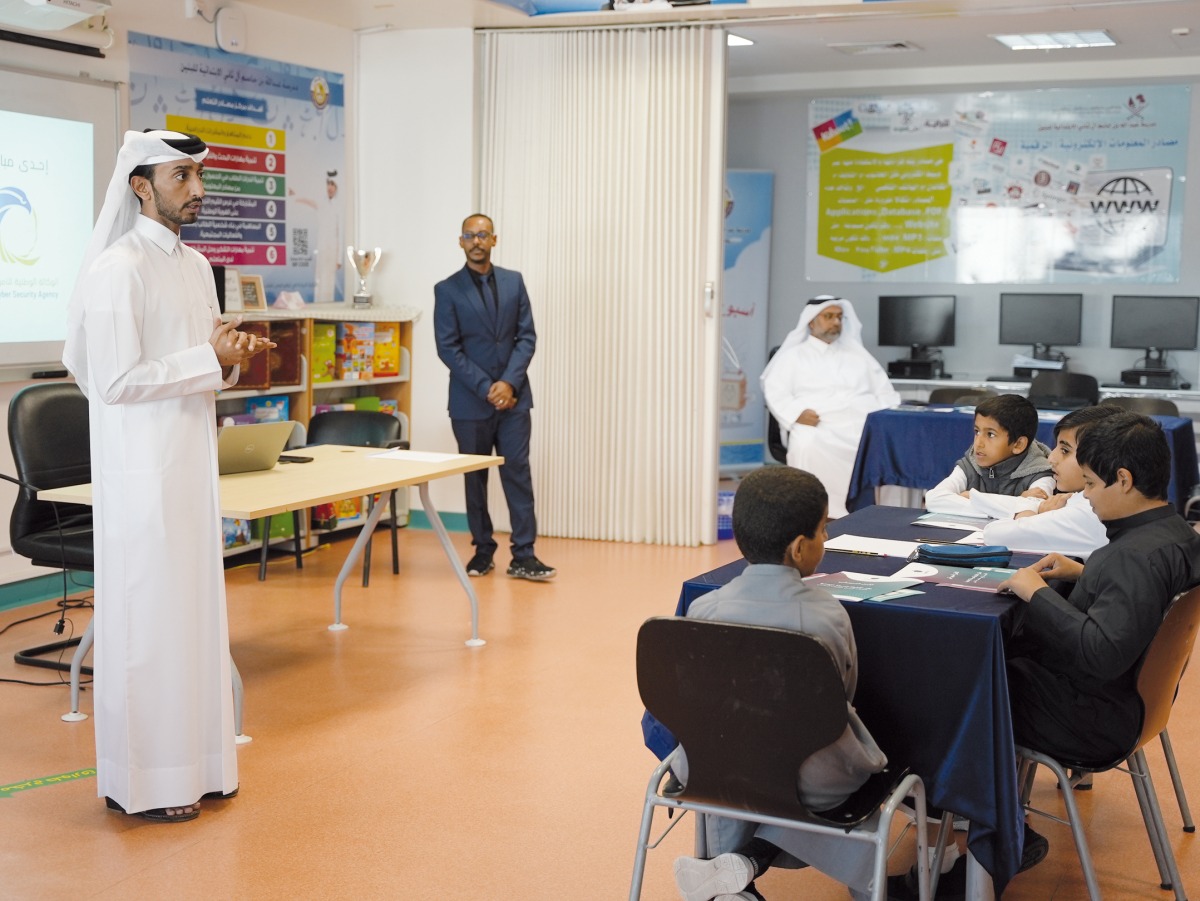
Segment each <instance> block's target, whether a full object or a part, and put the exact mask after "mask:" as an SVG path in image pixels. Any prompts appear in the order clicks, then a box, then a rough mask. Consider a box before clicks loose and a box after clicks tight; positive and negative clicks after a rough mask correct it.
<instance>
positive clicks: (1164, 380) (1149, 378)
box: [1121, 369, 1177, 388]
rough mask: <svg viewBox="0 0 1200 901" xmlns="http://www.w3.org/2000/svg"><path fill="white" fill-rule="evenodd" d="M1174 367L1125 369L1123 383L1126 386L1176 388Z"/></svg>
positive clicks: (1122, 377)
mask: <svg viewBox="0 0 1200 901" xmlns="http://www.w3.org/2000/svg"><path fill="white" fill-rule="evenodd" d="M1176 380H1177V376H1176V373H1175V370H1174V369H1123V370H1121V384H1122V385H1124V386H1125V387H1126V388H1174V387H1176Z"/></svg>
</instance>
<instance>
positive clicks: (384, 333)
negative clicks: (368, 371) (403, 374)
mask: <svg viewBox="0 0 1200 901" xmlns="http://www.w3.org/2000/svg"><path fill="white" fill-rule="evenodd" d="M373 367H374V371H375V378H384V377H387V376H393V375H399V374H400V323H399V322H376V323H375V359H374V361H373Z"/></svg>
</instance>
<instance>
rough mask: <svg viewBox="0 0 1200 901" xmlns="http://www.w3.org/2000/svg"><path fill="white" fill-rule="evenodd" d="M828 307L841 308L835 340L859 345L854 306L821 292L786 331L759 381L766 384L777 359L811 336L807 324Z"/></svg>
mask: <svg viewBox="0 0 1200 901" xmlns="http://www.w3.org/2000/svg"><path fill="white" fill-rule="evenodd" d="M829 307H841V308H842V333H841V335H839V336H838V338H837V340H838V341H841V342H845V343H847V344H856V345H858V346H859V347H862V346H863V343H862V322H860V321H859V318H858V314H857V313H855V312H854V306H853V305H852V304H851V303H850V301H848V300H846V298H844V297H834V296H833V295H832V294H821V295H818V296H817V297H814V298H813V299H812V300H810V301H809V302H808V303H807V304H806V305H805V307H804V309H803V310H801V311H800V321H799V322H798V323H796V327H795V328H794V329H792V330H791V331H790V332H788V336H787V337H786V338H784V339H783V343H782V344H781V345H779V350H778V351H776V352H775V356H773V357H772V358H771V361H770V362H769V363H767V367H766V368H765V369H764V370H763V374H762V376H761V377H760V378H759V382H760V383H762V384H764V385H765V384H766V382H767V377H768V376H769V375H770V374H771V369H772V368H773V367H774V366H775V363H776V361H777V360H780V359H782V358H785V357H786V356H787V352H788V351H790V350H792V349H793V348H796V347H799V346H800V345H801V344H803V343H804V342H805V341H807V340H808V339H809V338H811V337H812V332H810V331H809V330H808V324H809V323H810V322H812V321H813V320H814V319H816V318H817V317H818V316H819V315H821V313H822V311H824V310H826V309H828V308H829Z"/></svg>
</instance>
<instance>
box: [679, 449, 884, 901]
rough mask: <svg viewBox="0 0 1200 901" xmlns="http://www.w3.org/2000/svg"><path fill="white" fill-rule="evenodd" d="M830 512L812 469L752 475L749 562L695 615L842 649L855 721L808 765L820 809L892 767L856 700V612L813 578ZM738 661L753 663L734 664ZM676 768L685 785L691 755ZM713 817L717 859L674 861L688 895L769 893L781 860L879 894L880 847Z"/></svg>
mask: <svg viewBox="0 0 1200 901" xmlns="http://www.w3.org/2000/svg"><path fill="white" fill-rule="evenodd" d="M828 513H829V501H828V496H827V494H826V491H825V488H824V486H823V485H822V484H821V482H820V481H819V480H818V479H817V477H816V476H814V475H813V474H812V473H809V472H805V471H804V470H800V469H792V468H790V467H786V466H772V467H768V468H765V469H760V470H757V471H755V472H752V473H751V474H750V475H748V476H746V478H744V479H743V480H742V483H741V485H739V486H738V491H737V494H736V495H735V496H734V502H733V537H734V539H735V540H736V541H737V546H738V550H740V551H741V552H742V554H743V555H744V556H745V557H746V559H747V561H749V563H750V565H749V566H747V567H746V569H745V570H744V571H743V572H742V574H741V575H739V576H737V577H736V578H734V579H732V580H731V581H730V582H729V583H728V584H726V585H724V586H722V587H721V588H718V589H717V590H715V591H713V592H710V593H709V594H706V595H704V596H703V597H701V598H699V599H697V600H696V601H695V602H694V603H693V604H692V605H691V607H690V608H689V610H688V614H687V615H688V616H689V617H691V618H693V619H708V620H720V621H722V622H730V623H746V624H749V625H755V626H773V627H775V628H779V629H792V630H795V631H797V632H804V633H806V634H808V635H813V636H815V637H817V638H819V639H821V641H823V642H824V643H825V645H826V647H828V648H829V650H830V652H831V653H832V654H833V657H834V660H835V661H836V662H837V665H838V668H839V669H840V670H841V673H842V681H843V683H844V685H845V689H846V706H847V708H848V712H849V715H850V724H849V725H848V726H847V727H846V731H845V732H843V733H842V735H841V737H840V738H838V739H837V741H835V742H833V743H832V744H830V745H828V746H827V747H825V748H822V749H821V750H820V751H817V752H816V753H815V754H813V755H812V756H811V757H809V758H808V759H807V760H806V761H805V762H804V764H803V765H802V766H801V767H800V771H799V773H798V774H797V780H798V784H799V790H800V795H801V797H802V798H803V799H804V802H805V804H807V805H808V806H809V807H810V808H811V809H813V810H827V809H829V808H832V807H836V806H837V805H839V804H841V803H842V802H843V801H845V800H846V798H847V797H849V796H850V795H851V794H853V793H854V792H855V791H856V790H857V789H858V788H860V787H861V786H862V784H863V783H864V782H865V781H866V780H867V777H868V776H870V775H871V774H872V773H877V772H879V771H880V770H882V769H883V768H884V767H885V766H886V765H887V758H886V757H885V756H884V754H883V752H882V751H881V750H880V749H879V746H878V745H876V743H875V740H874V739H873V738H872V737H871V735H870V733H869V732H868V731H867V729H866V727H865V726H864V725H863V724H862V721H861V720H860V719H859V718H858V714H857V713H856V712H855V710H854V707H853V704H852V702H853V700H854V691H855V688H856V686H857V683H858V657H857V651H856V648H855V644H854V633H853V632H852V631H851V626H850V618H849V616H848V615H847V614H846V611H845V610H844V609H842V605H841V603H840V602H839V601H838V600H837V599H836V598H834V596H833V595H831V594H829V593H828V592H827V591H825V590H824V589H821V588H816V587H812V586H809V585H808V584H806V583H805V582H804V577H805V576H809V575H812V574H813V573H814V572H815V571H816V569H817V566H818V564H820V562H821V557H822V556H823V555H824V553H825V539H826V534H825V524H826V521H827V519H828ZM730 665H731V666H747V665H753V661H742V660H731V661H730ZM684 750H685V751H686V749H684ZM675 769H676V775H677V776H678V777H679V779H680V780H681V781H683V782H685V783H686V781H687V767H686V761H684V762H683V763H682V765H679V766H676V768H675ZM706 820H707V825H708V847H709V850H710V852H712V853H714V854H716V855H717V856H715V857H713V858H712V859H710V860H701V859H699V858H695V857H681V858H679V859H677V860H676V861H675V882H676V885H677V886H678V887H679V890H680V893H681V894H682V896H683V898H684V899H686V901H708V899H710V898H716V897H720V898H721V899H722V901H750V899H761V898H762V895H760V894H759V893H758V891H757V889H756V888H755V887H754V880H755V878H757V877H758V876H761V875H762V873H763V871H764V870H766V869H767V867H769V866H770V865H771V864H772V863H774V864H776V865H780V866H792V867H795V866H797V865H802V864H799V861H804V862H806V863H808V864H810V865H811V866H814V867H816V868H817V869H819V870H821V871H822V872H824V873H826V874H828V875H830V876H832V877H833V878H835V879H837V880H838V881H840V882H843V883H845V884H847V885H848V886H849V887H850V892H851V894H852V895H853V896H854V897H855V898H860V897H862V898H865V897H867V896H868V895H869V893H870V889H871V881H872V865H873V860H874V852H873V849H872V847H871V845H870V844H868V843H866V842H847V841H843V840H839V839H836V838H832V837H830V836H823V835H815V834H812V833H805V832H797V831H794V830H789V829H783V828H780V827H776V826H763V825H757V824H755V823H746V822H742V821H739V820H732V819H727V818H722V817H706ZM721 852H725V853H721ZM782 852H786V854H782ZM781 854H782V856H781ZM777 858H778V859H777Z"/></svg>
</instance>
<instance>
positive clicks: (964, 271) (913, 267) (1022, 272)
mask: <svg viewBox="0 0 1200 901" xmlns="http://www.w3.org/2000/svg"><path fill="white" fill-rule="evenodd" d="M1190 109H1191V99H1190V89H1189V87H1188V86H1186V85H1152V86H1146V87H1111V88H1110V87H1103V88H1080V89H1074V88H1070V89H1066V88H1064V89H1053V90H1044V91H999V92H992V91H989V92H984V93H979V94H930V95H912V96H904V97H882V96H877V97H857V98H832V97H830V98H820V99H816V100H813V101H811V102H810V104H809V129H810V131H809V133H810V136H811V138H810V143H809V154H808V160H809V167H808V172H809V180H810V183H811V184H813V185H814V186H815V187H814V190H812V191H810V192H809V205H808V211H807V212H808V229H809V235H810V240H809V242H808V255H807V263H808V265H807V276H808V277H809V278H810V279H814V280H819V281H876V280H885V279H886V280H887V281H891V282H895V281H935V282H958V283H964V284H969V283H996V282H1032V283H1039V282H1041V283H1054V282H1105V281H1122V282H1130V281H1134V282H1177V281H1178V280H1179V266H1180V259H1181V240H1180V239H1181V233H1182V222H1183V180H1184V178H1185V177H1186V170H1187V148H1188V123H1189V118H1190V116H1189V112H1190Z"/></svg>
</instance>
